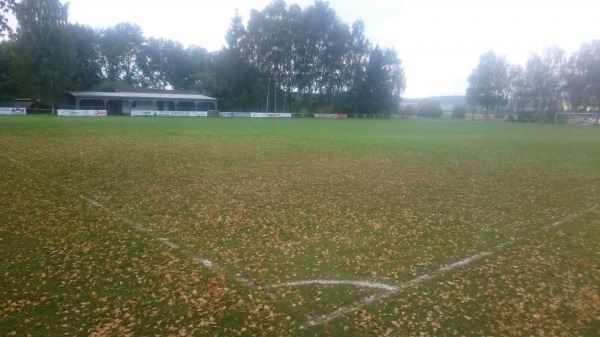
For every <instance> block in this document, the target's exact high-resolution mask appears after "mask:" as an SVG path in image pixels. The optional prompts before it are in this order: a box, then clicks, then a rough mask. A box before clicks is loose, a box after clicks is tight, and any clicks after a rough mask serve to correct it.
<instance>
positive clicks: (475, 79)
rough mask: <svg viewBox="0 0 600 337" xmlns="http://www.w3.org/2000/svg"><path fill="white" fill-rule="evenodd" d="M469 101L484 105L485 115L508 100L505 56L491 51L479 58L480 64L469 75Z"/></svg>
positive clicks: (472, 103)
mask: <svg viewBox="0 0 600 337" xmlns="http://www.w3.org/2000/svg"><path fill="white" fill-rule="evenodd" d="M468 81H469V87H468V88H467V102H468V103H469V104H471V105H479V106H482V107H483V108H484V109H485V111H484V113H485V115H486V116H488V114H489V113H490V111H491V110H492V109H494V108H497V107H503V106H505V105H506V103H507V101H508V95H507V92H508V62H507V61H506V58H505V57H503V56H496V54H495V53H494V52H493V51H489V52H487V53H485V54H483V55H481V57H480V58H479V65H478V66H477V68H476V69H473V72H472V73H471V75H470V76H469V79H468Z"/></svg>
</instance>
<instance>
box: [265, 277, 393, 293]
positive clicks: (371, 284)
mask: <svg viewBox="0 0 600 337" xmlns="http://www.w3.org/2000/svg"><path fill="white" fill-rule="evenodd" d="M308 285H351V286H355V287H359V288H374V289H381V290H385V291H390V292H392V291H396V290H398V288H397V287H394V286H391V285H388V284H384V283H377V282H367V281H350V280H308V281H295V282H286V283H281V284H276V285H272V286H265V287H263V288H264V289H271V288H282V287H302V286H308Z"/></svg>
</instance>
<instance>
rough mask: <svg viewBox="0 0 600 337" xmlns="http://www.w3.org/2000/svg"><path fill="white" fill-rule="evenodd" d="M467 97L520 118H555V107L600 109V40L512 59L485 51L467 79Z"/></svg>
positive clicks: (491, 110)
mask: <svg viewBox="0 0 600 337" xmlns="http://www.w3.org/2000/svg"><path fill="white" fill-rule="evenodd" d="M468 82H469V87H468V89H467V96H466V98H467V102H468V104H470V105H473V106H479V107H480V108H481V109H482V110H483V113H484V114H486V116H487V115H489V114H494V115H496V116H497V117H502V116H503V115H504V114H511V116H515V117H516V118H518V119H520V120H528V121H552V122H553V121H554V120H555V119H554V118H555V114H556V112H563V111H570V112H587V111H598V110H599V109H600V40H595V41H591V42H585V43H583V44H582V45H581V47H580V48H579V50H577V51H576V52H574V53H573V54H571V55H570V56H568V55H567V53H566V52H565V51H564V50H562V49H561V48H559V47H557V46H551V47H547V48H545V49H544V51H543V52H542V54H541V55H539V54H532V55H531V56H530V57H529V59H528V60H527V62H526V63H525V65H514V64H510V63H509V62H508V61H507V60H506V57H505V56H498V55H496V54H495V53H494V52H493V51H489V52H487V53H485V54H483V55H481V57H480V59H479V65H478V66H477V68H476V69H474V70H473V71H472V73H471V75H470V76H469V78H468Z"/></svg>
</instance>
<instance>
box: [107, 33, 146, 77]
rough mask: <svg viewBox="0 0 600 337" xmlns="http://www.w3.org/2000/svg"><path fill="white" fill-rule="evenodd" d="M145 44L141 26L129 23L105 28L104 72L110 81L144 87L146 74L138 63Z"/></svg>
mask: <svg viewBox="0 0 600 337" xmlns="http://www.w3.org/2000/svg"><path fill="white" fill-rule="evenodd" d="M144 42H145V38H144V35H143V33H142V29H141V28H140V26H138V25H136V24H131V23H129V22H124V23H118V24H116V25H115V26H113V27H109V28H105V29H104V30H103V31H102V33H101V39H100V45H101V50H102V61H103V62H102V71H103V74H104V76H105V78H106V79H107V80H109V81H123V82H125V83H127V84H128V85H130V86H134V87H142V86H144V84H145V83H144V80H145V79H144V74H143V72H142V70H141V69H140V66H139V63H138V61H139V60H138V56H139V55H140V54H141V47H142V45H143V44H144Z"/></svg>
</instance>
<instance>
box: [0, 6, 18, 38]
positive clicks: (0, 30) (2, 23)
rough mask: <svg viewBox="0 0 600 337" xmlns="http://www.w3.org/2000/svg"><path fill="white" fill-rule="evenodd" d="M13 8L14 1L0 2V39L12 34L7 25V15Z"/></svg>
mask: <svg viewBox="0 0 600 337" xmlns="http://www.w3.org/2000/svg"><path fill="white" fill-rule="evenodd" d="M14 8H15V0H0V37H4V35H5V34H6V33H8V34H10V33H12V28H11V27H10V25H9V24H8V18H7V15H8V14H9V13H11V12H12V11H13V10H14Z"/></svg>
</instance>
